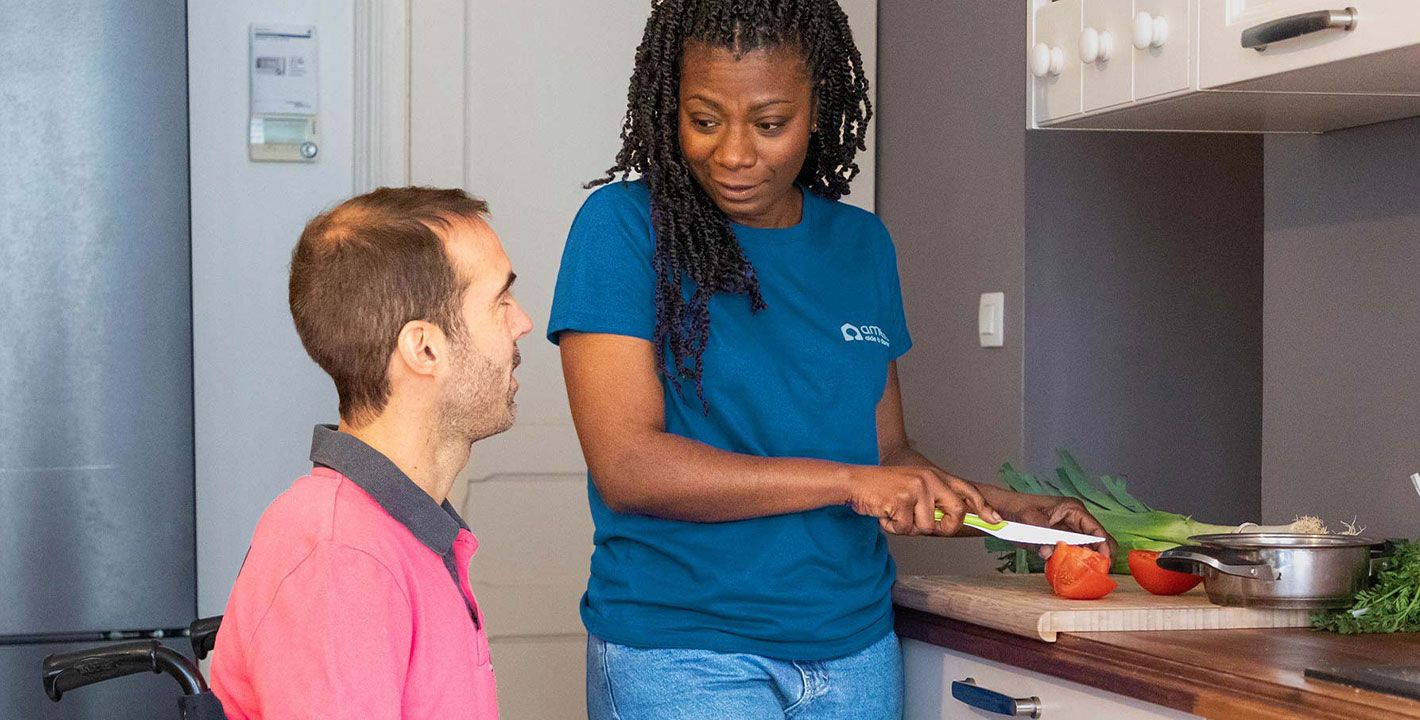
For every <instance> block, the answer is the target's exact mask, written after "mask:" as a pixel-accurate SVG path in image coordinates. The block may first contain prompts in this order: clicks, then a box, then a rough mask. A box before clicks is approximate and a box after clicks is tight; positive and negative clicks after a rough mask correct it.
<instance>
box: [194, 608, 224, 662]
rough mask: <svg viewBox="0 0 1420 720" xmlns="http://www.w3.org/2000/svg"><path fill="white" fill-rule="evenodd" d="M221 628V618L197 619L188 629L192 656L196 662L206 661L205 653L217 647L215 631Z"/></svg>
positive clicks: (219, 616)
mask: <svg viewBox="0 0 1420 720" xmlns="http://www.w3.org/2000/svg"><path fill="white" fill-rule="evenodd" d="M221 626H222V616H221V615H216V616H214V617H209V618H199V619H197V620H193V621H192V625H190V626H189V627H188V631H187V632H188V635H189V636H191V638H192V655H193V657H195V658H197V659H198V660H206V659H207V653H210V652H212V648H214V647H216V646H217V629H218V628H220V627H221Z"/></svg>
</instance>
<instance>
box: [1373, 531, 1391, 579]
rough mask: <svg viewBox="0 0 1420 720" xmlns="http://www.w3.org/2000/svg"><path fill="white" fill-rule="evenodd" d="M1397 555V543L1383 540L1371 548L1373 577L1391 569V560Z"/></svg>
mask: <svg viewBox="0 0 1420 720" xmlns="http://www.w3.org/2000/svg"><path fill="white" fill-rule="evenodd" d="M1393 555H1395V541H1394V540H1382V541H1381V542H1378V543H1376V544H1375V545H1372V546H1371V575H1375V574H1377V573H1379V572H1380V571H1382V570H1385V569H1386V568H1388V567H1390V559H1391V557H1392V556H1393Z"/></svg>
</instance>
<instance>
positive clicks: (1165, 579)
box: [1129, 550, 1203, 595]
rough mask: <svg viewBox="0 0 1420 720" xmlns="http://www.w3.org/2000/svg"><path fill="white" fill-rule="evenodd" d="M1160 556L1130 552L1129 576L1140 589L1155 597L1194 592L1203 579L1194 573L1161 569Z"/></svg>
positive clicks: (1145, 552) (1136, 551)
mask: <svg viewBox="0 0 1420 720" xmlns="http://www.w3.org/2000/svg"><path fill="white" fill-rule="evenodd" d="M1158 558H1159V554H1158V553H1157V552H1154V551H1153V550H1130V551H1129V574H1131V575H1133V576H1134V580H1135V582H1138V583H1139V587H1142V588H1144V589H1145V590H1148V591H1149V592H1151V593H1153V594H1155V595H1178V594H1180V593H1185V592H1188V591H1189V590H1192V589H1193V588H1194V586H1196V585H1197V584H1198V583H1201V582H1203V578H1201V577H1199V576H1197V575H1194V574H1193V573H1181V572H1176V571H1173V570H1165V569H1163V568H1161V567H1159V564H1158V562H1157V561H1158Z"/></svg>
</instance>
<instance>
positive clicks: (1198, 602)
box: [892, 574, 1311, 642]
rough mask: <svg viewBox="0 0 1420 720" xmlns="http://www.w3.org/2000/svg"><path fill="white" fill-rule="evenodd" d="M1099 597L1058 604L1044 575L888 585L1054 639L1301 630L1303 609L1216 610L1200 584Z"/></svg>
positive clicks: (922, 602)
mask: <svg viewBox="0 0 1420 720" xmlns="http://www.w3.org/2000/svg"><path fill="white" fill-rule="evenodd" d="M1113 577H1114V579H1115V581H1117V582H1118V583H1119V587H1118V588H1116V589H1115V591H1114V592H1112V593H1110V594H1109V595H1108V596H1107V597H1104V598H1100V599H1099V600H1066V599H1064V598H1059V597H1056V596H1055V595H1053V594H1052V593H1051V592H1050V586H1049V585H1047V584H1046V582H1045V576H1044V575H1004V574H1003V575H991V576H984V577H965V576H956V575H904V576H901V577H899V578H898V579H897V585H895V586H893V591H892V598H893V601H894V602H896V603H897V604H899V605H903V606H906V607H910V608H913V609H915V610H921V611H923V612H929V613H934V614H937V615H942V616H944V617H949V618H953V619H956V620H962V621H965V622H969V623H974V624H976V625H984V626H986V627H990V628H995V629H997V630H1004V631H1006V632H1009V633H1014V634H1016V635H1022V636H1025V637H1028V638H1038V639H1040V640H1045V641H1046V642H1055V636H1056V634H1057V633H1062V632H1096V631H1106V630H1221V629H1226V628H1287V627H1306V626H1307V625H1308V624H1309V623H1308V618H1309V616H1310V613H1311V611H1309V610H1265V609H1259V608H1234V607H1222V606H1219V605H1214V604H1212V603H1210V602H1208V596H1207V595H1204V593H1203V586H1202V585H1200V586H1198V587H1196V588H1194V589H1192V590H1190V591H1188V592H1186V593H1184V594H1182V595H1173V596H1167V597H1166V596H1160V595H1151V594H1149V593H1148V592H1147V591H1146V590H1144V589H1143V588H1141V587H1139V584H1138V583H1136V582H1134V579H1133V578H1130V577H1128V576H1113Z"/></svg>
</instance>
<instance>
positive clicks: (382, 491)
mask: <svg viewBox="0 0 1420 720" xmlns="http://www.w3.org/2000/svg"><path fill="white" fill-rule="evenodd" d="M311 462H312V463H315V464H316V465H324V466H325V467H328V468H330V469H332V470H334V471H336V472H338V473H340V474H341V475H344V476H345V477H347V478H350V481H351V482H353V483H355V484H356V485H358V486H360V489H361V490H364V491H365V492H366V494H368V495H369V496H370V497H371V498H374V500H375V502H377V503H379V504H380V507H382V508H384V509H385V512H387V513H389V514H390V517H392V518H394V519H395V520H398V521H399V522H400V523H401V524H403V525H404V526H405V527H406V528H409V532H410V533H412V534H413V535H414V537H416V538H418V539H419V542H422V543H424V544H425V545H426V546H428V548H429V549H430V550H433V551H434V552H436V553H438V554H439V555H443V556H445V557H451V553H452V552H453V549H454V540H455V539H456V538H457V537H458V534H459V530H460V529H463V530H467V529H468V524H467V523H465V522H464V520H463V518H461V517H459V514H458V512H457V511H456V510H454V506H453V505H450V504H449V501H448V500H445V501H444V502H443V504H442V505H439V504H435V502H434V499H433V498H431V497H429V493H426V492H424V490H423V488H421V487H419V486H418V485H415V484H414V481H413V480H410V479H409V476H408V475H405V474H404V471H402V470H400V469H399V467H398V466H396V465H395V464H394V463H393V462H391V461H390V459H389V458H387V457H385V456H384V455H382V454H380V451H378V450H376V449H374V448H372V447H370V446H369V445H366V444H365V443H364V442H363V441H361V440H360V439H359V438H357V437H355V436H354V435H350V434H347V433H343V432H340V431H339V430H337V429H336V426H334V425H317V426H316V429H315V434H314V436H313V437H312V438H311Z"/></svg>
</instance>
